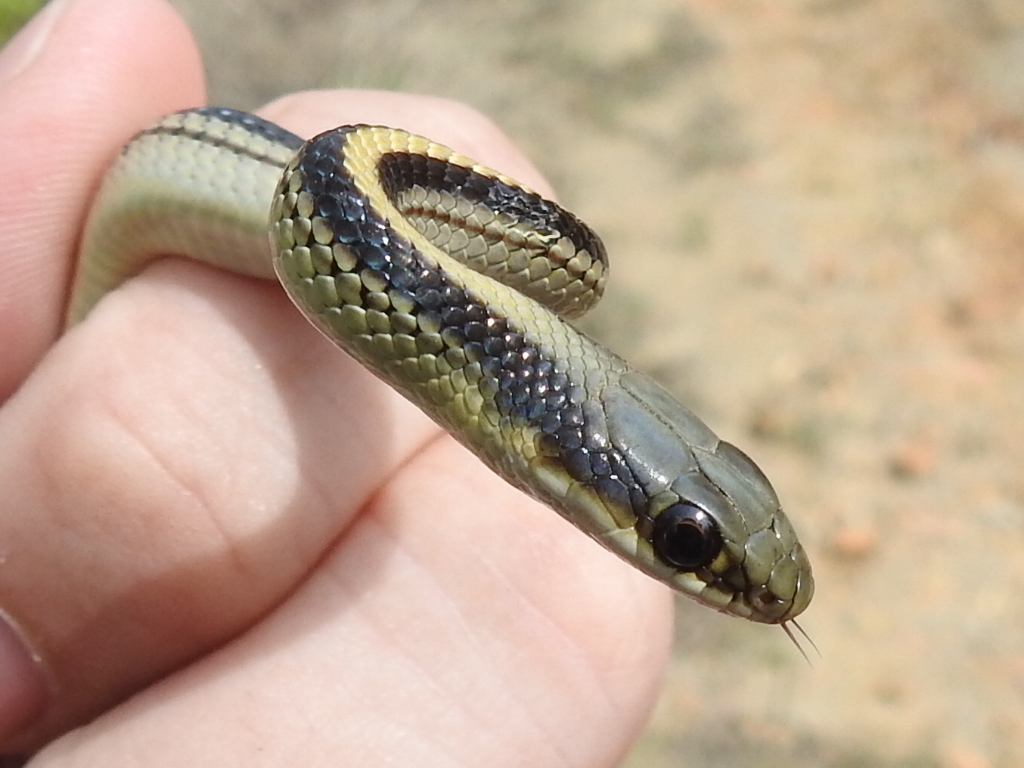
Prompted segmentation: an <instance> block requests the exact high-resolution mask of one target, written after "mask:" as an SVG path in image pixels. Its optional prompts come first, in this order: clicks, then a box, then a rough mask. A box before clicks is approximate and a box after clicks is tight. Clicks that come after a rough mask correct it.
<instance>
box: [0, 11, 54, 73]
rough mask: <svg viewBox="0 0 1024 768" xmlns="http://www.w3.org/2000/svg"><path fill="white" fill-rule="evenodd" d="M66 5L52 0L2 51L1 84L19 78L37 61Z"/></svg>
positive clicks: (0, 62) (0, 56) (0, 55)
mask: <svg viewBox="0 0 1024 768" xmlns="http://www.w3.org/2000/svg"><path fill="white" fill-rule="evenodd" d="M66 4H67V0H51V2H49V3H47V4H46V5H45V7H44V8H43V9H42V10H41V11H40V12H39V13H37V14H36V15H35V16H33V17H32V20H31V21H29V23H28V24H26V25H25V26H24V27H22V28H21V30H20V31H19V32H18V34H16V35H15V36H14V37H12V38H11V39H10V40H9V41H8V43H7V45H5V46H4V47H3V50H0V84H5V83H7V82H9V81H10V80H12V79H13V78H15V77H17V76H18V74H19V73H21V72H22V71H24V70H25V68H26V67H28V66H29V65H30V64H31V63H32V62H33V61H35V59H36V57H37V56H38V55H39V52H40V51H42V50H43V48H44V47H45V46H46V38H48V37H49V36H50V32H51V31H52V30H53V27H54V25H55V24H56V23H57V19H58V18H60V14H61V9H62V8H63V7H64V6H65V5H66Z"/></svg>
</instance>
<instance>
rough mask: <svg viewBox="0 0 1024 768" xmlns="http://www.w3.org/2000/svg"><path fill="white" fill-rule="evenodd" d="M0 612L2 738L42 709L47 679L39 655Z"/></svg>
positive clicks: (44, 702) (24, 723) (26, 723)
mask: <svg viewBox="0 0 1024 768" xmlns="http://www.w3.org/2000/svg"><path fill="white" fill-rule="evenodd" d="M6 618H7V617H6V616H4V615H3V614H2V613H0V741H3V740H4V739H6V738H7V737H9V736H12V735H14V734H15V733H17V732H18V731H19V730H20V729H22V728H24V727H25V726H27V725H28V724H29V723H30V722H32V721H33V720H35V719H36V718H37V717H39V715H41V714H42V712H43V707H44V706H45V704H46V680H45V678H44V677H43V670H42V668H41V665H40V663H39V658H38V657H36V656H34V655H33V654H32V653H31V652H30V651H29V650H28V648H27V647H26V646H25V643H24V642H22V639H21V636H20V635H19V634H18V633H17V632H16V631H15V630H14V628H13V627H12V626H11V624H10V623H9V622H8V621H7V620H6Z"/></svg>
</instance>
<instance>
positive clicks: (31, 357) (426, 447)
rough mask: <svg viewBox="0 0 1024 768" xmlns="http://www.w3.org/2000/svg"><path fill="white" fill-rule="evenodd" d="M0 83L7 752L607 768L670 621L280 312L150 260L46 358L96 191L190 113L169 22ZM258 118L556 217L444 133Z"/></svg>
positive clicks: (84, 24)
mask: <svg viewBox="0 0 1024 768" xmlns="http://www.w3.org/2000/svg"><path fill="white" fill-rule="evenodd" d="M0 78H2V79H0V146H2V147H4V148H6V149H5V151H4V152H3V153H0V168H2V175H0V178H3V179H5V180H6V185H7V186H6V191H5V194H4V196H3V198H2V203H0V244H2V247H0V274H3V275H5V278H4V279H3V281H0V361H2V365H0V397H2V406H0V489H2V491H3V495H2V501H0V612H2V614H3V615H5V616H7V617H8V618H9V620H10V621H11V622H12V623H13V624H14V626H16V627H17V628H18V629H17V631H18V632H19V633H20V635H21V636H22V638H23V639H24V640H25V641H26V642H27V644H28V646H29V647H30V648H31V649H32V651H33V653H34V654H35V655H36V656H37V663H36V664H35V665H33V666H26V665H22V666H18V665H17V664H13V663H12V664H8V666H7V667H6V669H7V671H6V672H4V674H5V675H6V680H5V681H4V684H5V686H6V690H7V693H6V694H4V695H3V696H0V753H28V752H34V751H36V750H39V749H42V751H41V752H40V753H39V754H38V755H37V757H36V759H35V760H34V761H33V763H32V764H33V765H36V764H38V765H47V766H65V765H76V766H77V765H113V764H116V765H118V766H122V767H124V766H128V767H130V766H147V767H152V766H162V765H168V766H170V765H174V766H180V765H192V766H202V765H211V766H213V765H216V766H224V765H247V766H259V765H268V766H271V765H272V766H281V765H303V766H318V765H337V764H346V765H359V766H374V765H385V764H387V765H416V766H452V767H458V766H465V767H466V768H470V766H472V767H474V768H476V767H477V766H480V765H487V766H489V768H501V766H523V765H529V766H535V767H537V768H544V767H545V766H559V768H565V767H566V766H612V765H616V764H617V763H618V762H620V761H621V759H622V756H623V755H624V754H625V753H626V751H627V750H628V749H629V746H630V745H631V744H632V742H633V741H634V740H635V739H636V737H637V735H638V733H639V731H640V730H641V729H642V727H643V724H644V721H645V718H646V716H647V714H648V712H649V710H650V707H651V706H652V702H653V700H654V697H655V696H656V694H657V691H658V687H659V683H660V680H661V678H662V676H663V674H664V671H665V666H666V663H667V659H668V653H669V647H670V638H671V600H670V597H669V593H668V591H667V590H666V589H665V588H664V587H662V586H660V585H658V584H656V583H654V582H653V581H651V580H649V579H648V578H647V577H645V576H643V575H641V574H639V573H638V572H635V571H634V570H633V569H631V568H630V567H629V566H627V565H625V564H624V563H622V562H620V561H619V560H617V559H616V558H614V557H613V556H611V555H609V554H607V553H606V552H604V551H603V550H601V549H600V548H599V547H597V546H596V545H595V544H593V543H592V542H590V541H589V540H587V539H586V538H585V537H583V536H581V535H580V534H579V533H578V532H577V531H576V530H575V529H573V528H572V527H571V526H569V525H568V524H567V523H565V522H563V521H562V520H561V519H560V518H558V517H557V515H555V514H554V513H552V512H551V511H550V510H548V509H546V508H544V507H542V506H540V505H538V504H536V503H534V502H532V501H530V500H529V499H527V498H526V497H524V496H523V495H521V494H520V493H518V492H517V491H514V490H512V489H511V488H509V487H508V486H506V485H505V484H504V483H503V482H502V481H500V480H498V479H497V478H496V477H494V476H493V475H492V474H491V473H490V472H489V471H488V470H486V469H485V468H484V467H483V466H482V465H480V464H479V463H478V462H477V461H476V460H475V459H473V458H472V457H471V456H470V455H469V454H467V453H466V452H465V451H464V450H463V449H461V448H460V447H459V446H458V445H457V444H455V442H454V441H453V440H452V439H451V438H449V437H447V436H446V435H444V434H443V433H441V432H440V431H439V430H438V428H437V427H435V426H434V425H433V423H432V422H430V421H429V420H428V419H427V418H426V417H424V416H422V415H421V414H420V413H419V411H417V410H416V409H415V408H413V407H412V406H410V405H408V404H407V403H406V402H405V401H404V400H402V399H401V398H400V397H399V396H397V395H395V394H394V393H393V392H392V391H391V390H390V389H389V388H388V387H386V386H385V385H383V384H381V383H379V382H378V381H377V380H376V379H374V378H373V377H372V376H371V375H369V374H368V373H366V372H365V371H363V369H362V368H360V367H359V366H358V365H357V364H356V363H354V362H352V361H351V360H350V359H349V358H348V357H347V356H346V355H345V354H343V353H342V352H340V351H338V350H336V349H335V348H334V347H332V346H331V345H330V344H329V343H328V342H326V341H325V340H323V339H321V338H320V337H319V336H318V335H317V334H316V332H315V331H313V330H312V328H311V327H309V326H308V324H307V323H306V321H305V320H303V319H302V317H301V316H300V315H299V314H298V313H297V312H296V311H295V310H294V308H293V307H292V306H291V305H290V304H289V302H288V300H287V299H286V298H285V296H284V294H283V292H282V291H281V290H280V289H279V288H278V287H277V286H275V285H272V284H269V283H261V282H259V281H255V280H250V279H244V278H239V277H237V276H233V275H228V274H225V273H220V272H217V271H214V270H212V269H210V268H207V267H203V266H200V265H196V264H193V263H188V262H186V261H183V260H179V259H167V260H163V261H161V262H159V263H158V264H156V265H154V266H153V267H151V268H150V269H148V270H147V271H146V272H145V273H144V274H143V275H141V276H140V277H139V278H137V279H135V280H133V281H131V282H130V283H129V284H127V285H125V286H124V287H123V288H122V289H120V290H118V291H116V292H115V293H113V294H111V295H109V296H108V297H107V299H105V300H104V301H103V302H102V303H101V304H100V306H99V307H97V309H96V310H95V311H94V312H93V313H92V314H91V315H90V316H89V318H87V320H86V321H85V322H84V323H83V324H81V325H80V326H78V327H77V328H75V329H74V330H73V331H72V332H71V333H68V334H67V335H62V311H63V306H64V302H65V295H66V290H67V285H68V279H69V276H70V273H71V269H72V264H73V261H74V256H75V253H74V247H75V240H76V237H77V235H78V233H79V231H80V227H81V222H82V217H83V216H84V214H85V211H86V210H87V209H88V204H89V197H90V195H91V192H92V190H93V188H94V185H95V184H96V183H97V180H98V179H99V177H100V175H101V173H102V170H103V168H104V167H105V166H106V164H107V163H108V162H109V161H110V159H111V157H112V156H113V155H115V154H116V152H117V151H118V149H119V147H120V146H121V145H122V144H123V143H124V141H125V140H126V139H128V138H129V137H130V136H131V135H132V134H133V133H134V132H136V131H137V130H139V129H141V128H143V127H144V126H146V125H147V124H149V123H151V122H152V121H153V120H155V119H156V118H157V117H159V116H161V115H163V114H165V113H167V112H170V111H173V110H175V109H179V108H183V107H187V106H193V105H196V104H201V103H203V102H204V101H205V96H204V90H203V82H202V74H201V68H200V62H199V58H198V54H197V52H196V49H195V46H194V43H193V42H192V40H191V38H190V36H189V33H188V31H187V30H186V29H185V27H184V26H183V24H182V22H181V21H180V19H178V18H177V16H176V15H175V14H174V13H173V11H171V10H170V9H169V8H168V7H167V6H166V5H165V4H164V3H163V2H161V0H67V2H65V3H63V4H61V5H60V7H55V8H54V7H51V8H50V10H49V11H47V12H46V13H45V14H44V16H43V17H42V18H37V19H36V20H35V21H34V22H33V25H32V26H31V27H30V28H29V29H28V31H27V32H26V33H25V34H24V35H23V36H22V37H20V38H18V39H16V40H15V41H14V42H13V43H12V44H11V45H10V46H9V47H8V49H6V50H5V52H4V55H3V59H2V60H0ZM261 113H262V114H263V115H264V116H265V117H268V118H270V119H272V120H274V121H276V122H279V123H281V124H282V125H284V126H285V127H287V128H289V129H291V130H293V131H296V132H297V133H300V134H302V135H311V134H313V133H315V132H317V131H320V130H324V129H326V128H329V127H332V126H334V125H336V124H342V123H348V122H371V123H383V124H390V125H395V126H399V127H403V128H406V129H408V130H411V131H414V132H418V133H423V134H425V135H428V136H430V137H432V138H434V139H436V140H438V141H441V142H443V143H446V144H449V145H451V146H452V147H454V148H455V149H457V150H458V151H460V152H463V153H465V154H467V155H470V156H472V157H475V158H477V159H479V160H480V161H482V162H485V163H487V164H489V165H491V166H493V167H495V168H498V169H501V170H502V171H503V172H506V173H508V174H510V175H512V176H514V177H516V178H519V179H520V180H522V181H523V182H525V183H526V184H528V185H531V186H533V187H535V188H537V189H539V190H541V191H544V192H550V190H549V188H548V187H547V185H546V183H545V182H544V180H543V179H542V178H541V177H540V176H539V175H538V173H537V171H536V170H535V169H534V168H533V166H532V165H531V164H530V163H529V162H528V161H527V160H526V159H525V158H524V157H523V155H521V154H520V153H519V152H518V151H517V150H516V149H515V148H514V147H513V146H512V145H511V144H510V143H509V142H508V140H507V139H506V138H504V137H503V136H502V135H501V134H500V132H499V131H498V130H497V129H496V128H495V127H494V126H493V125H492V124H491V123H490V122H488V121H487V120H486V119H484V118H482V117H481V116H480V115H478V114H476V113H474V112H472V111H470V110H469V109H467V108H466V107H463V106H461V105H458V104H454V103H451V102H447V101H442V100H437V99H431V98H425V97H414V96H407V95H400V94H394V93H381V92H331V93H318V94H309V93H306V94H298V95H294V96H290V97H287V98H285V99H282V100H280V101H278V102H275V103H274V104H271V105H269V106H268V107H267V108H265V109H264V110H262V112H261ZM12 148H17V149H16V150H15V149H12ZM6 645H7V646H8V648H7V652H8V655H9V654H10V653H13V651H12V650H11V647H10V646H11V645H12V642H11V636H10V634H9V633H8V641H7V643H6ZM3 646H4V643H3V642H0V656H2V652H3ZM3 669H5V667H4V666H3V665H2V662H0V670H3ZM71 729H75V730H71ZM339 760H341V761H342V763H339Z"/></svg>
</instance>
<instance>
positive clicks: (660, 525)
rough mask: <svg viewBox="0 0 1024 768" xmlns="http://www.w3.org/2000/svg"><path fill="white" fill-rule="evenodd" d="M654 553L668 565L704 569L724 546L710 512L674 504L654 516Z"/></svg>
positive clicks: (692, 506) (652, 538)
mask: <svg viewBox="0 0 1024 768" xmlns="http://www.w3.org/2000/svg"><path fill="white" fill-rule="evenodd" d="M651 545H652V546H653V547H654V553H655V554H656V555H657V556H658V558H659V559H660V560H662V561H663V562H664V563H666V564H667V565H671V566H673V567H674V568H684V569H686V570H693V569H696V568H703V567H705V566H707V565H708V564H710V563H711V561H712V560H714V559H715V558H716V557H717V556H718V553H719V552H720V551H721V549H722V537H721V535H720V534H719V533H718V526H717V525H716V524H715V521H714V520H713V519H712V518H711V515H709V514H708V513H707V512H705V511H704V510H703V509H701V508H700V507H696V506H694V505H693V504H674V505H673V506H671V507H669V508H668V509H666V510H665V511H664V512H662V513H661V514H659V515H658V516H657V517H656V518H655V519H654V532H653V534H652V536H651Z"/></svg>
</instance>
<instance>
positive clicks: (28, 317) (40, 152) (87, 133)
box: [0, 0, 204, 402]
mask: <svg viewBox="0 0 1024 768" xmlns="http://www.w3.org/2000/svg"><path fill="white" fill-rule="evenodd" d="M171 65H172V66H171ZM203 98H204V96H203V85H202V68H201V64H200V61H199V56H198V54H197V52H196V49H195V46H194V44H193V43H192V41H191V38H190V37H189V35H188V31H187V29H186V28H185V27H184V25H183V24H182V23H181V21H180V20H179V19H178V17H177V16H176V15H175V14H174V13H173V12H171V11H170V9H169V8H168V7H167V6H166V5H165V4H164V3H162V2H157V1H156V0H116V1H115V2H111V1H110V0H67V1H66V2H53V3H50V4H48V5H47V6H46V7H45V8H44V10H43V11H42V12H41V13H40V14H39V15H38V16H37V17H36V18H35V19H33V20H32V21H31V22H30V24H29V25H28V26H27V27H26V28H25V29H24V30H22V31H21V32H20V33H19V34H18V35H17V36H16V37H15V38H14V39H13V40H12V41H11V42H10V43H9V44H8V45H7V46H6V48H5V49H4V51H3V55H2V59H0V104H3V109H0V146H3V147H4V148H5V151H4V152H3V153H2V155H0V175H2V177H3V178H4V179H6V180H8V191H7V193H5V196H4V205H3V206H0V242H2V243H3V246H4V247H3V248H2V249H0V274H3V276H4V277H3V280H0V360H3V365H2V366H0V402H3V400H5V399H6V398H7V396H8V395H10V393H11V392H12V391H14V389H15V388H16V387H17V386H18V385H19V384H20V382H21V381H22V380H23V379H24V378H25V376H26V375H28V372H29V371H30V370H31V369H32V367H33V366H34V365H35V364H36V363H37V362H38V361H39V359H40V358H41V357H42V355H43V354H44V353H45V351H46V349H47V347H48V346H49V345H50V344H51V343H52V342H53V339H54V338H55V337H56V336H57V334H58V332H59V327H60V318H61V316H62V312H63V306H64V293H65V290H66V286H67V282H68V279H69V276H70V270H71V261H70V257H71V254H72V252H73V250H74V244H75V239H76V237H77V235H78V231H79V229H80V226H81V221H82V217H83V216H84V213H85V210H86V206H87V202H88V198H89V196H90V195H91V193H92V190H93V188H94V186H95V184H96V182H97V180H98V179H99V177H100V174H101V173H102V171H103V169H104V168H105V167H106V165H107V164H108V163H109V161H110V160H111V158H113V156H114V155H115V154H116V153H117V151H118V148H119V147H120V145H121V144H123V143H124V141H125V140H126V139H127V138H128V137H129V136H131V134H132V133H134V132H135V131H137V130H138V129H139V128H141V127H142V126H144V125H146V124H148V123H150V122H152V121H153V120H154V119H156V117H158V116H159V115H161V114H164V113H166V112H169V111H172V110H174V109H178V108H181V107H185V106H190V105H193V104H197V103H202V101H203Z"/></svg>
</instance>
